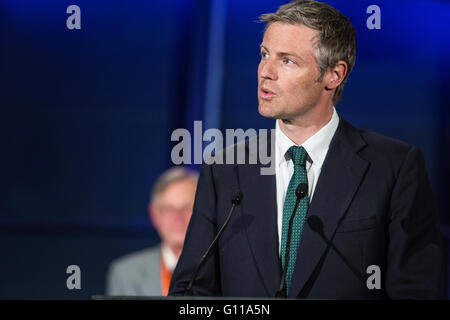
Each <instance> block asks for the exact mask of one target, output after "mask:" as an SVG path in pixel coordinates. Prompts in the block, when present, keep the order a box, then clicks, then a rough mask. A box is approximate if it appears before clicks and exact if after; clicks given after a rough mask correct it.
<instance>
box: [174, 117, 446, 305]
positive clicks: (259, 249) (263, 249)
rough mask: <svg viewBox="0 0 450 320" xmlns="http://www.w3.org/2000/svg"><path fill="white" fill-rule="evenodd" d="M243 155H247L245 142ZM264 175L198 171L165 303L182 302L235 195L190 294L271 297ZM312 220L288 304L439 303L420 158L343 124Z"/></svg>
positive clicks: (273, 284) (437, 265)
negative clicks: (376, 276) (175, 298)
mask: <svg viewBox="0 0 450 320" xmlns="http://www.w3.org/2000/svg"><path fill="white" fill-rule="evenodd" d="M256 139H258V137H256ZM268 140H269V142H270V139H268ZM245 147H246V153H247V154H248V152H249V148H248V140H247V141H246V142H245ZM233 148H235V150H234V151H235V154H236V145H235V146H233ZM269 150H270V146H269ZM224 152H225V153H226V152H227V150H225V151H224ZM224 159H225V157H224ZM261 166H262V165H261V164H239V165H236V164H235V165H232V164H231V165H227V164H211V165H207V164H204V165H203V166H202V170H201V174H200V178H199V182H198V187H197V193H196V199H195V205H194V212H193V215H192V218H191V221H190V224H189V228H188V231H187V235H186V239H185V244H184V248H183V252H182V255H181V257H180V260H179V262H178V265H177V267H176V270H175V272H174V274H173V277H172V282H171V286H170V294H171V295H183V294H184V289H185V287H186V285H187V283H188V282H189V279H190V277H191V275H192V274H193V272H194V270H195V268H196V267H197V265H198V262H199V260H200V258H201V256H202V255H203V253H204V252H205V251H206V249H207V248H208V246H209V245H210V243H211V242H212V240H213V238H214V236H215V235H216V233H217V232H218V229H219V228H220V226H222V225H223V223H224V221H225V219H226V217H227V215H228V212H229V210H230V207H231V198H232V195H233V192H234V191H235V190H241V191H242V193H243V199H242V202H241V204H240V205H238V206H237V207H236V211H235V212H234V214H233V216H232V218H231V220H230V224H229V225H228V227H227V228H226V230H225V231H224V233H223V234H222V236H221V238H220V240H219V242H218V245H217V247H216V248H215V250H214V252H213V254H212V255H211V256H209V258H208V259H207V261H206V263H205V264H204V265H203V267H202V269H201V270H200V272H199V274H198V277H197V280H196V281H195V283H194V286H193V294H194V295H205V296H234V297H274V296H275V294H276V292H277V290H278V287H279V284H280V278H281V263H280V258H279V249H278V241H279V239H278V231H277V205H276V181H275V175H261V174H260V168H261ZM311 216H314V217H316V219H315V220H314V221H316V223H315V225H316V226H317V225H319V227H318V228H319V229H320V228H323V237H322V236H321V235H320V233H318V232H315V231H314V230H313V229H314V228H311V226H313V225H314V224H311V225H310V224H308V223H305V225H304V228H303V234H302V240H301V243H300V247H299V250H298V256H297V261H296V265H295V269H294V273H293V277H292V284H291V289H290V291H289V297H291V298H295V297H298V298H319V299H320V298H325V299H383V298H395V299H404V298H406V299H409V298H413V299H414V298H419V299H420V298H441V294H442V290H441V288H442V286H441V284H442V280H443V277H442V275H443V253H442V238H441V235H440V227H439V219H438V215H437V213H436V209H435V204H434V200H433V194H432V190H431V185H430V181H429V178H428V176H427V173H426V169H425V163H424V157H423V153H422V152H421V151H420V149H419V148H417V147H414V146H410V145H408V144H405V143H403V142H400V141H397V140H394V139H390V138H387V137H384V136H382V135H379V134H376V133H373V132H368V131H363V130H360V129H357V128H355V127H353V126H352V125H351V124H349V123H348V122H347V121H345V120H344V119H343V118H342V117H340V122H339V126H338V128H337V130H336V133H335V135H334V136H333V139H332V141H331V143H330V147H329V150H328V153H327V156H326V158H325V161H324V163H323V166H322V170H321V174H320V177H319V180H318V182H317V185H316V189H315V191H314V196H313V198H312V201H311V203H310V206H309V210H308V213H307V219H310V218H309V217H311ZM310 221H311V220H310ZM321 224H322V226H320V225H321ZM371 265H376V266H378V267H379V270H380V275H381V279H380V283H381V288H380V289H376V288H375V289H372V290H370V289H369V288H368V286H367V283H366V279H367V278H368V277H369V276H371V274H372V272H373V271H371V272H370V273H369V274H368V273H367V268H368V267H369V266H371ZM369 282H371V281H369Z"/></svg>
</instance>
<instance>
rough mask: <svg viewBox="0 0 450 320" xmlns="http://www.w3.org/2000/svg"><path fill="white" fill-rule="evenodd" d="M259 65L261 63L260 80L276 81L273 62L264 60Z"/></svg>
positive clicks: (276, 76) (276, 75)
mask: <svg viewBox="0 0 450 320" xmlns="http://www.w3.org/2000/svg"><path fill="white" fill-rule="evenodd" d="M261 63H262V65H261V69H260V75H261V78H263V79H270V80H277V78H278V74H277V70H276V66H275V65H274V62H273V61H271V60H266V61H264V62H261Z"/></svg>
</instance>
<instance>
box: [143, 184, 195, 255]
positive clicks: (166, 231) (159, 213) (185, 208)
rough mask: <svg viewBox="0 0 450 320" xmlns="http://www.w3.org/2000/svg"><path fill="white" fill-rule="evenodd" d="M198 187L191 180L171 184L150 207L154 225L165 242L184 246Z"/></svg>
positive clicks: (174, 245) (175, 245)
mask: <svg viewBox="0 0 450 320" xmlns="http://www.w3.org/2000/svg"><path fill="white" fill-rule="evenodd" d="M195 190H196V185H195V182H194V181H193V180H191V179H183V180H180V181H176V182H174V183H172V184H170V185H169V186H168V187H167V188H166V189H165V190H164V191H163V192H162V193H161V194H159V195H158V196H157V197H156V199H155V202H154V203H153V204H151V205H150V212H151V219H152V223H153V225H154V226H155V228H156V229H157V231H158V234H159V236H160V237H161V239H162V241H163V242H166V243H167V244H169V245H170V246H173V247H179V248H181V247H182V246H183V242H184V237H185V235H186V230H187V227H188V224H189V220H190V218H191V215H192V209H193V205H194V197H195Z"/></svg>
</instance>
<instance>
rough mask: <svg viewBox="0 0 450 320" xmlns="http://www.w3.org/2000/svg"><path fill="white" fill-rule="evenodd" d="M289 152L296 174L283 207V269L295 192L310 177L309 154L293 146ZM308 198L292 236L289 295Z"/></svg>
mask: <svg viewBox="0 0 450 320" xmlns="http://www.w3.org/2000/svg"><path fill="white" fill-rule="evenodd" d="M287 152H288V154H289V155H290V157H291V159H292V161H293V162H294V174H293V175H292V178H291V181H290V182H289V186H288V189H287V192H286V198H285V200H284V207H283V224H282V231H281V263H282V267H283V269H284V266H285V254H286V246H287V235H288V229H289V219H290V218H291V214H292V211H293V210H294V207H295V202H296V200H297V196H296V195H295V190H296V189H297V186H298V185H299V184H300V183H305V184H306V185H308V176H307V175H306V166H305V165H306V157H307V156H308V153H307V152H306V150H305V148H303V147H298V146H292V147H290V148H289V150H288V151H287ZM308 198H309V197H308V193H307V194H306V196H305V197H304V198H303V199H302V200H300V203H299V205H298V207H297V210H296V213H295V217H294V221H293V225H292V234H291V242H290V249H289V264H288V268H287V273H286V292H287V293H289V288H290V287H291V280H292V274H293V272H294V267H295V260H296V259H297V251H298V247H299V244H300V240H301V237H302V231H303V224H304V223H305V218H306V213H307V212H308V204H309V199H308Z"/></svg>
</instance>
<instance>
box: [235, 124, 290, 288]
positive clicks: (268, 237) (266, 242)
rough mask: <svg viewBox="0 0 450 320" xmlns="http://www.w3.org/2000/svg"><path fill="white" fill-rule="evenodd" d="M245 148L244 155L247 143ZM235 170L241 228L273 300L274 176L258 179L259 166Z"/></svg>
mask: <svg viewBox="0 0 450 320" xmlns="http://www.w3.org/2000/svg"><path fill="white" fill-rule="evenodd" d="M269 132H270V131H269ZM270 136H271V135H270V134H269V135H268V139H267V140H268V150H271V149H270V146H271V143H270V141H271V140H270ZM246 146H247V148H246V150H247V153H248V152H249V151H248V143H247V145H246ZM269 152H270V151H269ZM237 167H238V175H239V181H240V186H241V190H242V193H243V201H242V215H243V218H244V219H243V221H244V228H245V229H246V233H247V238H248V242H249V245H250V248H251V251H252V253H253V258H254V260H255V264H256V267H257V269H258V272H259V275H260V277H261V279H262V280H263V283H264V287H265V289H266V292H267V295H268V296H269V297H273V296H274V295H275V292H276V291H277V289H278V286H279V282H280V268H281V267H280V262H279V256H278V232H277V205H276V180H275V175H274V174H272V175H261V171H260V169H261V168H262V165H261V164H254V165H250V164H249V165H247V164H246V165H239V166H237Z"/></svg>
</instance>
